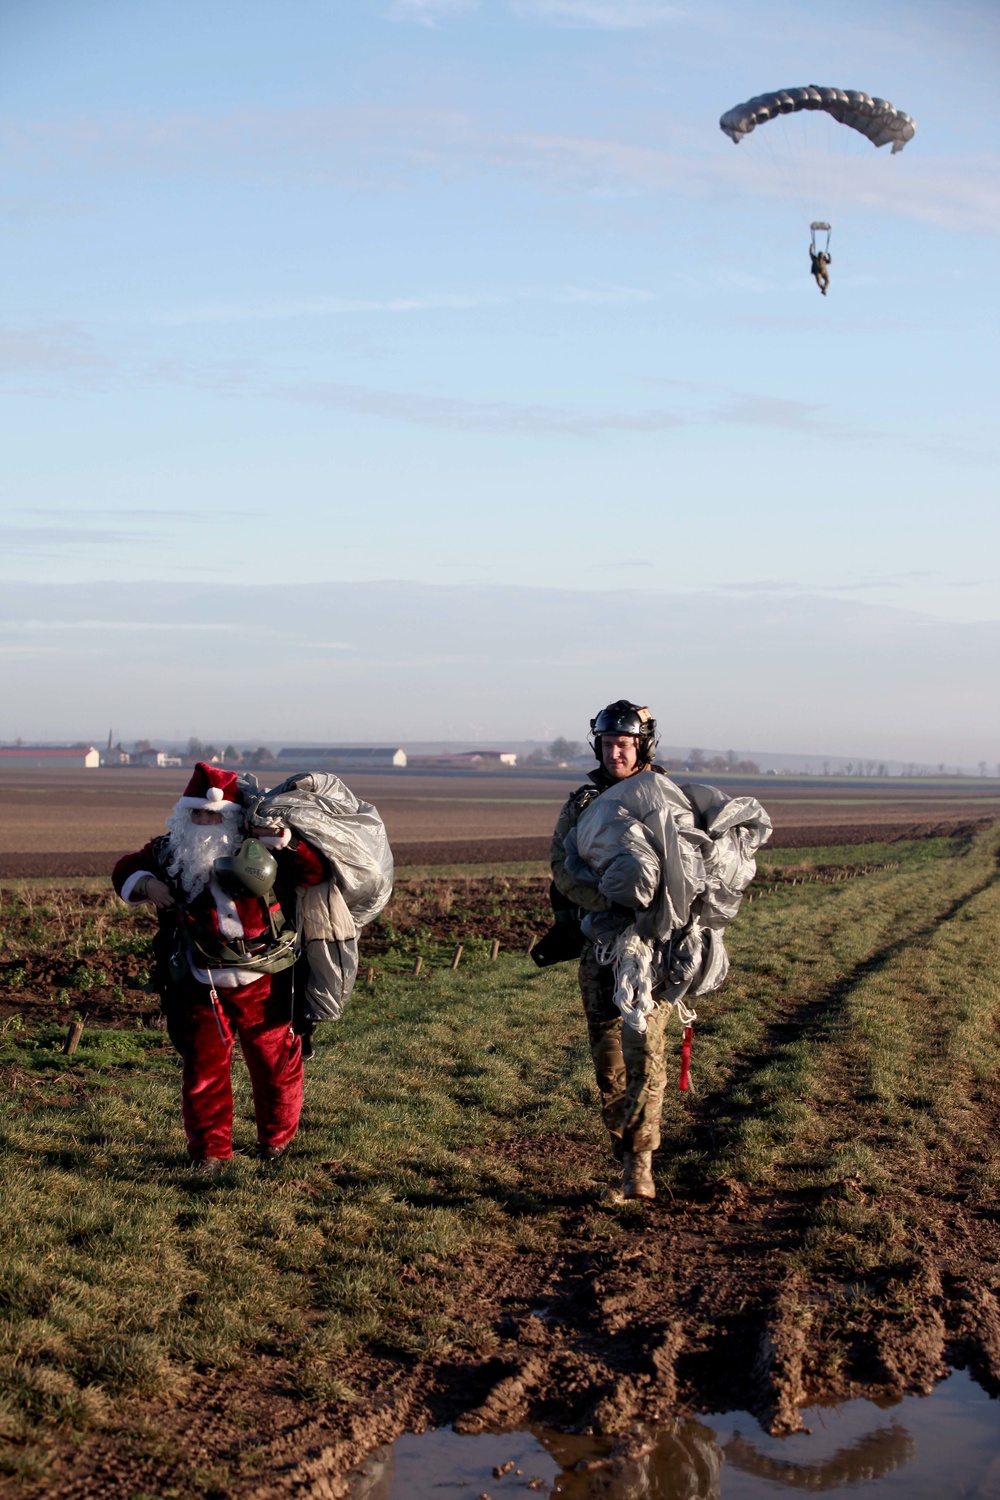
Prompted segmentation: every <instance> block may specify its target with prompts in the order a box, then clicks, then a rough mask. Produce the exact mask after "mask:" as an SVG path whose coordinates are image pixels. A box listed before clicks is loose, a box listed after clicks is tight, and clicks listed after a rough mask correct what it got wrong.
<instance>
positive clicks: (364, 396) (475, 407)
mask: <svg viewBox="0 0 1000 1500" xmlns="http://www.w3.org/2000/svg"><path fill="white" fill-rule="evenodd" d="M270 394H271V395H273V396H278V397H281V398H284V399H286V400H292V401H302V402H306V403H308V404H310V405H314V406H321V407H324V408H325V409H326V410H327V411H340V412H352V413H356V414H358V415H362V416H369V417H382V418H389V419H390V420H393V421H402V422H411V423H414V424H415V425H416V426H419V427H445V428H450V429H451V430H453V431H460V432H461V431H466V432H474V431H483V430H488V431H494V432H497V431H499V432H524V433H558V434H564V435H566V436H570V437H596V436H597V435H598V434H599V433H601V432H610V431H620V432H661V431H665V430H667V429H669V428H673V427H680V426H682V425H683V418H681V417H678V416H676V415H675V414H674V413H673V412H666V411H646V412H636V413H628V412H615V413H608V414H604V415H590V414H589V413H586V412H580V411H572V410H570V409H568V408H565V407H554V406H541V405H520V404H517V403H515V402H505V401H470V400H468V399H466V398H462V397H456V396H431V395H425V394H422V393H420V392H416V391H388V390H380V389H377V388H374V387H371V386H361V385H347V384H343V383H339V382H336V381H313V382H308V383H302V384H300V385H287V386H279V387H275V388H272V390H271V392H270Z"/></svg>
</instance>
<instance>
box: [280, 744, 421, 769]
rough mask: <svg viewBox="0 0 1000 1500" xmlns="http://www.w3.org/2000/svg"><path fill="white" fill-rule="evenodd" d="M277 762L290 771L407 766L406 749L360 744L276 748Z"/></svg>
mask: <svg viewBox="0 0 1000 1500" xmlns="http://www.w3.org/2000/svg"><path fill="white" fill-rule="evenodd" d="M278 764H279V765H280V766H282V767H284V768H286V769H287V770H289V771H391V770H393V769H398V770H402V769H403V767H404V766H405V765H406V751H405V750H399V749H391V748H384V747H374V748H371V749H368V748H365V747H363V746H359V745H332V746H319V747H317V746H315V745H312V746H308V745H307V746H305V747H304V748H301V749H290V750H279V751H278Z"/></svg>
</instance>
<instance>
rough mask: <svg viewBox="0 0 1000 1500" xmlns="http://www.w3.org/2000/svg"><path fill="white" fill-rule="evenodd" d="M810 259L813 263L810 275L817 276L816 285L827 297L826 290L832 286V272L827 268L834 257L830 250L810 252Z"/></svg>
mask: <svg viewBox="0 0 1000 1500" xmlns="http://www.w3.org/2000/svg"><path fill="white" fill-rule="evenodd" d="M809 259H810V261H811V262H812V265H811V267H810V275H812V276H815V278H816V285H817V286H818V287H819V289H820V291H821V292H822V293H823V296H824V297H825V296H826V289H827V287H828V286H829V285H830V272H829V271H828V270H827V267H828V266H829V265H830V262H831V261H832V260H833V256H832V255H831V254H830V252H829V251H828V250H810V251H809Z"/></svg>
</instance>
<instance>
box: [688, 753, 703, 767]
mask: <svg viewBox="0 0 1000 1500" xmlns="http://www.w3.org/2000/svg"><path fill="white" fill-rule="evenodd" d="M704 764H705V752H704V750H692V751H691V754H690V755H689V756H688V765H689V766H690V768H691V770H692V771H700V770H701V769H702V767H703V766H704Z"/></svg>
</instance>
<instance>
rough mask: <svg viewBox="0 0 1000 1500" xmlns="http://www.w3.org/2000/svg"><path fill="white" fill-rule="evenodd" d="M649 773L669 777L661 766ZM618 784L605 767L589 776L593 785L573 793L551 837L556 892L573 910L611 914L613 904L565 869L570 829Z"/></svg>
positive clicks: (550, 848) (550, 853) (551, 861)
mask: <svg viewBox="0 0 1000 1500" xmlns="http://www.w3.org/2000/svg"><path fill="white" fill-rule="evenodd" d="M646 769H647V770H652V771H659V773H660V775H661V776H665V775H666V771H665V770H664V769H663V767H662V766H655V765H654V766H647V767H646ZM615 784H616V783H615V780H614V778H613V777H611V776H609V775H608V773H607V771H605V769H604V767H603V766H598V767H597V769H596V770H594V771H591V772H590V785H589V786H578V787H577V789H576V791H575V792H571V793H570V795H569V797H567V799H566V801H565V803H564V804H563V809H562V812H561V813H560V814H559V817H558V818H557V819H556V826H555V831H554V832H553V834H552V843H551V845H550V847H549V864H550V865H551V866H552V880H553V883H554V884H555V887H556V890H558V891H560V892H561V893H562V894H563V895H564V896H565V897H566V899H567V900H568V901H572V903H573V904H574V906H580V907H582V908H583V910H584V911H610V910H611V902H610V901H609V900H608V899H607V897H606V896H602V895H601V892H600V891H599V890H598V889H597V887H596V886H594V885H584V884H583V883H582V882H581V881H578V880H574V879H573V877H572V875H570V873H569V871H568V870H567V869H566V836H567V834H568V833H569V831H570V829H571V828H575V827H576V825H577V823H578V822H579V820H580V815H581V813H582V812H583V811H584V809H585V808H588V807H589V806H590V804H591V803H592V802H593V801H594V799H595V798H596V797H599V796H600V795H601V793H602V792H606V791H607V789H608V787H609V786H614V785H615Z"/></svg>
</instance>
